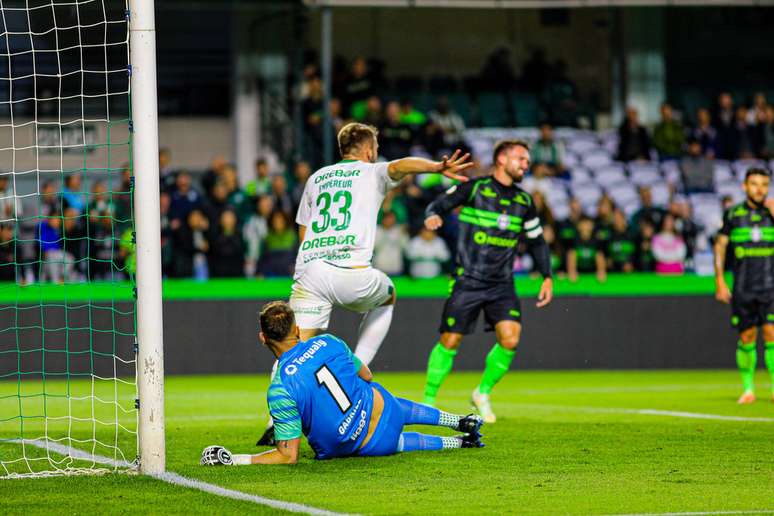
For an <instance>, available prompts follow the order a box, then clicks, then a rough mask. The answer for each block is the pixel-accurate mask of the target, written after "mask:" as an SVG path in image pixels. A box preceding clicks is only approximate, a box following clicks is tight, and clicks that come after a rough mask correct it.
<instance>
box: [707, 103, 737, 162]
mask: <svg viewBox="0 0 774 516" xmlns="http://www.w3.org/2000/svg"><path fill="white" fill-rule="evenodd" d="M734 119H735V115H734V99H733V97H731V94H730V93H728V92H723V93H721V94H720V95H718V104H717V106H716V108H715V113H714V114H713V117H712V126H713V127H714V128H715V131H717V139H716V148H715V157H716V158H718V159H725V160H728V161H733V160H735V159H736V153H735V148H734V124H735V122H734Z"/></svg>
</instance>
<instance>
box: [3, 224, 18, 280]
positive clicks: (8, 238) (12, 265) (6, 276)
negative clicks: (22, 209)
mask: <svg viewBox="0 0 774 516" xmlns="http://www.w3.org/2000/svg"><path fill="white" fill-rule="evenodd" d="M13 232H14V229H13V225H12V224H8V223H5V224H0V281H16V269H17V263H16V239H15V238H14V234H13Z"/></svg>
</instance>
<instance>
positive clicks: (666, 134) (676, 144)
mask: <svg viewBox="0 0 774 516" xmlns="http://www.w3.org/2000/svg"><path fill="white" fill-rule="evenodd" d="M684 142H685V132H684V130H683V125H682V124H681V123H680V122H678V121H677V120H675V118H674V114H673V112H672V106H670V105H669V104H667V103H666V102H664V103H663V104H661V121H660V122H659V123H657V124H656V127H655V128H654V129H653V146H654V147H655V148H656V151H658V157H659V159H660V160H661V161H665V160H670V159H678V158H679V157H680V155H681V154H682V152H683V143H684Z"/></svg>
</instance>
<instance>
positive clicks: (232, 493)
mask: <svg viewBox="0 0 774 516" xmlns="http://www.w3.org/2000/svg"><path fill="white" fill-rule="evenodd" d="M12 442H17V443H19V444H21V443H23V444H29V445H31V446H35V447H37V448H41V449H43V450H49V451H52V452H54V453H58V454H60V455H69V456H71V457H73V458H74V459H80V460H87V461H93V462H95V463H97V464H103V465H106V466H113V467H118V468H123V467H130V466H131V464H129V463H128V462H126V461H121V460H115V459H111V458H110V457H103V456H102V455H96V454H93V453H89V452H86V451H83V450H79V449H78V448H73V447H71V446H65V445H63V444H61V443H57V442H53V441H45V440H42V439H29V440H24V441H22V440H16V441H12ZM150 476H151V478H155V479H158V480H161V481H163V482H167V483H169V484H174V485H176V486H182V487H187V488H190V489H198V490H199V491H204V492H205V493H209V494H213V495H215V496H222V497H224V498H231V499H232V500H240V501H243V502H252V503H255V504H258V505H265V506H267V507H271V508H272V509H280V510H283V511H288V512H297V513H301V514H313V515H315V516H347V515H346V513H341V512H333V511H326V510H325V509H318V508H317V507H312V506H310V505H304V504H300V503H294V502H284V501H282V500H274V499H272V498H265V497H263V496H258V495H253V494H249V493H244V492H242V491H236V490H234V489H226V488H225V487H221V486H218V485H215V484H210V483H208V482H203V481H201V480H194V479H192V478H187V477H184V476H182V475H178V474H177V473H173V472H171V471H167V472H165V473H161V474H159V475H150Z"/></svg>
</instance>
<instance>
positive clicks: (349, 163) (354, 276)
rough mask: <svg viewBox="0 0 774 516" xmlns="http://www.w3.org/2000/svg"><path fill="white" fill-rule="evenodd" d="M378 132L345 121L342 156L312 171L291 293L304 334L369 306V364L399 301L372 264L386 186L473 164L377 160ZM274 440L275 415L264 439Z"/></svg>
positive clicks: (361, 351)
mask: <svg viewBox="0 0 774 516" xmlns="http://www.w3.org/2000/svg"><path fill="white" fill-rule="evenodd" d="M377 134H378V133H377V130H376V129H375V128H374V127H372V126H369V125H365V124H360V123H350V124H347V125H345V126H344V127H342V129H341V131H339V134H338V143H339V151H340V152H341V156H342V161H340V162H338V163H336V164H335V165H330V166H327V167H323V168H321V169H320V170H318V171H317V172H315V173H314V174H312V175H311V176H310V177H309V179H308V181H307V183H306V187H305V188H304V194H303V196H302V198H301V204H300V206H299V208H298V213H297V215H296V223H297V224H298V226H299V230H298V231H299V241H300V242H301V246H300V248H299V250H298V257H297V259H296V269H295V275H294V276H293V288H292V292H291V295H290V306H291V307H292V309H293V311H294V312H295V315H296V323H297V324H298V327H299V330H300V338H301V340H302V341H305V340H308V339H310V338H312V337H314V336H315V335H317V334H319V333H321V332H323V331H324V330H326V329H327V328H328V322H329V320H330V315H331V310H332V309H333V307H334V306H340V307H342V308H346V309H347V310H351V311H353V312H358V313H365V315H364V316H363V320H362V322H361V323H360V329H359V335H358V343H357V346H356V348H355V356H356V357H357V358H358V359H360V361H362V362H363V363H364V364H366V365H368V364H369V363H370V362H371V360H373V358H374V356H375V355H376V352H377V351H378V350H379V347H380V346H381V344H382V341H383V340H384V338H385V337H386V336H387V332H388V331H389V329H390V322H391V321H392V311H393V306H394V304H395V288H394V286H393V284H392V281H391V280H390V278H388V277H387V275H386V274H384V273H383V272H382V271H379V270H377V269H374V268H373V267H372V266H371V258H372V255H373V252H374V238H375V236H376V219H377V216H378V214H379V210H380V208H381V206H382V201H383V200H384V196H385V194H386V193H387V191H389V190H390V189H392V188H394V187H396V186H397V185H398V184H399V183H400V181H401V180H402V179H403V178H404V177H406V176H408V175H413V174H425V173H431V174H442V175H444V176H446V177H448V178H450V179H454V180H457V181H463V182H465V181H467V180H468V178H467V177H466V176H463V175H460V172H462V171H463V170H465V169H467V168H469V167H471V166H473V163H471V162H469V161H468V158H469V154H465V155H463V156H460V151H459V150H458V151H455V152H454V154H453V155H452V156H451V157H450V158H447V157H445V156H444V159H443V160H442V161H432V160H428V159H424V158H413V157H409V158H403V159H398V160H394V161H390V162H383V163H377V162H376V159H377V157H378V148H379V145H378V142H377ZM275 368H276V362H275ZM272 374H274V371H272ZM272 440H273V428H272V426H271V423H270V426H269V428H268V429H267V431H266V432H265V433H264V435H263V436H262V437H261V439H260V440H259V441H258V444H269V445H270V444H272Z"/></svg>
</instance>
